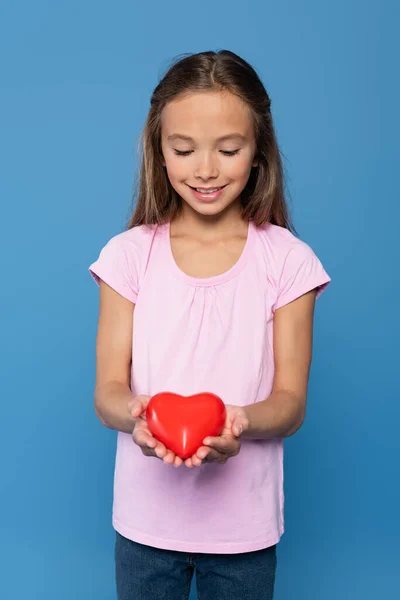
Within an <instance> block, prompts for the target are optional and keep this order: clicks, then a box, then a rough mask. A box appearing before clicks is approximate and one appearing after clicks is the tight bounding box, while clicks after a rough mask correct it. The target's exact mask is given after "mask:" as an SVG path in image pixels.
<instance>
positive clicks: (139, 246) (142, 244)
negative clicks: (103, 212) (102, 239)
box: [106, 225, 157, 252]
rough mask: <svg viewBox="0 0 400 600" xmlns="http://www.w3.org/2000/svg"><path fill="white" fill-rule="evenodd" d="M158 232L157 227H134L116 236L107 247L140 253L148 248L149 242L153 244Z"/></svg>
mask: <svg viewBox="0 0 400 600" xmlns="http://www.w3.org/2000/svg"><path fill="white" fill-rule="evenodd" d="M156 230H157V226H156V225H139V226H137V227H132V228H131V229H127V230H126V231H123V232H121V233H118V234H116V235H114V236H113V237H112V238H110V240H109V241H108V242H107V244H106V245H107V246H114V247H120V248H121V249H122V248H125V249H127V250H129V249H130V250H132V251H133V250H134V251H135V252H140V251H141V250H143V249H144V248H146V246H147V244H148V243H149V242H151V240H152V239H153V237H154V235H155V233H156Z"/></svg>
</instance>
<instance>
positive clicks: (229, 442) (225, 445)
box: [203, 437, 238, 454]
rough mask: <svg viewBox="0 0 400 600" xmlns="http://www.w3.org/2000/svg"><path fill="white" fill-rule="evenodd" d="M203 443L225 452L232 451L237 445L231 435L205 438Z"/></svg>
mask: <svg viewBox="0 0 400 600" xmlns="http://www.w3.org/2000/svg"><path fill="white" fill-rule="evenodd" d="M203 444H204V445H205V446H208V447H210V448H213V449H214V450H218V452H222V453H225V454H229V453H230V452H234V451H235V450H236V449H237V447H238V442H237V440H236V439H235V438H233V437H210V438H206V439H205V440H204V441H203Z"/></svg>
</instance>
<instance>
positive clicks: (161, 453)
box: [154, 442, 168, 460]
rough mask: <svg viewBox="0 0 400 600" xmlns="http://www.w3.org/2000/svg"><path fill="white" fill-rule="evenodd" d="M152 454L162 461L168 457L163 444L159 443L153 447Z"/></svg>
mask: <svg viewBox="0 0 400 600" xmlns="http://www.w3.org/2000/svg"><path fill="white" fill-rule="evenodd" d="M154 452H155V454H156V456H157V458H161V459H162V460H164V459H165V457H166V456H167V455H168V450H167V449H166V447H165V446H164V444H161V443H160V442H157V445H156V446H155V447H154Z"/></svg>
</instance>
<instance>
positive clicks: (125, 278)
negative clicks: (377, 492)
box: [89, 223, 330, 553]
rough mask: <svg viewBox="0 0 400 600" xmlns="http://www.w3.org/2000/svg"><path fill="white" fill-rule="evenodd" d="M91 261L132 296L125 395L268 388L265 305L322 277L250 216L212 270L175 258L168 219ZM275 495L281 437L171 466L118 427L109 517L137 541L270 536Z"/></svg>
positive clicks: (224, 545) (217, 545) (307, 253)
mask: <svg viewBox="0 0 400 600" xmlns="http://www.w3.org/2000/svg"><path fill="white" fill-rule="evenodd" d="M89 269H90V272H91V274H92V275H93V277H94V279H95V281H96V282H97V283H98V282H99V278H101V279H103V280H104V281H105V282H106V283H107V284H108V285H110V286H111V287H112V288H114V289H115V290H116V291H117V292H118V293H119V294H121V295H122V296H124V297H125V298H127V299H128V300H130V301H131V302H133V303H135V304H136V307H135V313H134V327H133V349H132V356H133V359H132V373H131V389H132V391H133V393H134V394H148V395H153V394H156V393H157V392H161V391H171V392H176V393H179V394H184V395H190V394H195V393H197V392H203V391H209V392H213V393H215V394H218V395H219V396H220V397H221V398H222V399H223V400H224V402H226V403H227V404H234V405H246V404H251V403H253V402H258V401H260V400H265V399H266V398H267V397H268V395H269V394H270V392H271V388H272V383H273V376H274V360H273V346H272V335H273V316H274V311H275V309H277V308H280V307H281V306H283V305H285V304H287V303H288V302H291V301H292V300H294V299H295V298H297V297H299V296H301V295H302V294H304V293H306V292H308V291H310V290H311V289H314V288H317V289H318V296H319V295H320V294H321V293H322V291H323V290H324V289H325V287H326V286H327V285H328V283H329V281H330V278H329V276H328V275H327V273H326V272H325V270H324V269H323V267H322V265H321V263H320V261H319V260H318V258H317V257H316V255H315V254H314V252H313V250H312V249H311V248H310V247H309V246H308V245H307V244H305V243H304V242H302V241H300V240H298V239H297V238H296V237H295V236H294V235H292V234H291V233H290V232H289V231H287V230H286V229H283V228H281V227H278V226H275V225H270V224H268V225H266V226H264V227H262V228H258V227H256V226H255V225H254V224H253V223H250V226H249V233H248V238H247V242H246V245H245V248H244V251H243V253H242V255H241V257H240V259H239V260H238V262H237V263H236V264H235V265H234V266H233V268H231V269H230V270H229V271H227V272H225V273H223V274H222V275H218V276H216V277H210V278H207V279H196V278H194V277H190V276H188V275H186V274H185V273H183V272H182V271H181V270H180V269H179V268H178V266H177V265H176V263H175V261H174V259H173V255H172V251H171V246H170V234H169V224H167V225H163V226H159V227H157V226H151V227H146V226H142V227H136V228H134V229H131V230H129V231H126V232H123V233H121V234H119V235H117V236H115V237H113V238H112V239H111V240H110V241H109V242H108V244H107V245H106V246H105V247H104V248H103V250H102V251H101V253H100V256H99V258H98V260H97V261H96V262H95V263H93V264H92V265H91V266H90V267H89ZM283 504H284V495H283V443H282V440H248V439H244V440H243V441H242V448H241V451H240V453H239V454H238V456H236V457H234V458H231V459H229V460H228V461H227V463H226V464H225V465H218V464H211V463H209V464H204V465H202V466H201V467H199V468H194V469H188V468H186V467H184V466H182V467H180V468H178V469H176V468H175V467H172V466H167V465H165V464H164V463H163V462H162V461H159V460H157V459H155V458H148V457H145V456H143V455H142V452H141V450H140V449H139V448H138V447H137V446H136V445H135V444H134V443H133V441H132V438H131V436H130V435H128V434H126V433H118V442H117V455H116V465H115V480H114V507H113V525H114V527H115V529H116V530H117V531H118V532H119V533H121V534H122V535H124V536H125V537H127V538H130V539H132V540H134V541H136V542H139V543H142V544H147V545H149V546H153V547H158V548H166V549H171V550H180V551H186V552H207V553H238V552H248V551H253V550H258V549H261V548H265V547H268V546H270V545H272V544H275V543H277V542H278V541H279V539H280V536H281V535H282V533H283V530H284V520H283Z"/></svg>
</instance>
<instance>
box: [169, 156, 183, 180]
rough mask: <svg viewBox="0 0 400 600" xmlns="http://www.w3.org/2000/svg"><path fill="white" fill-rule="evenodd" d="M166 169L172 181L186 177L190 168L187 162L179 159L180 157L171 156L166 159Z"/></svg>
mask: <svg viewBox="0 0 400 600" xmlns="http://www.w3.org/2000/svg"><path fill="white" fill-rule="evenodd" d="M166 169H167V173H168V177H169V179H170V180H171V181H174V182H177V181H180V180H181V179H186V177H187V174H188V173H187V172H188V168H187V166H185V163H184V162H183V161H182V159H181V160H179V157H178V158H177V157H171V158H169V159H168V160H167V161H166Z"/></svg>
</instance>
